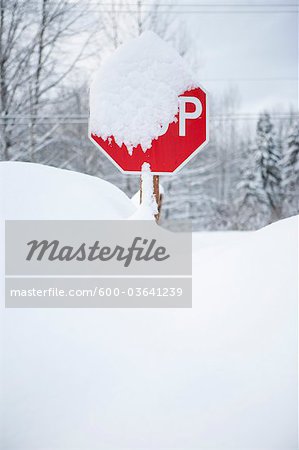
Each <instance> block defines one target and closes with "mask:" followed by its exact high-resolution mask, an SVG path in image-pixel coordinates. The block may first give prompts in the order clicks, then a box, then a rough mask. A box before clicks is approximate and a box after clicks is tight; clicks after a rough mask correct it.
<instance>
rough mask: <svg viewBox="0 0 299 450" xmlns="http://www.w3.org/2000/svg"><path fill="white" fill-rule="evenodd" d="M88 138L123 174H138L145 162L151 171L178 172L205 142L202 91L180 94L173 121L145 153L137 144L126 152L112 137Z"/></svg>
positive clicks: (205, 109)
mask: <svg viewBox="0 0 299 450" xmlns="http://www.w3.org/2000/svg"><path fill="white" fill-rule="evenodd" d="M162 133H163V134H162ZM89 137H90V139H91V140H92V142H93V143H95V144H96V145H97V146H98V147H99V148H100V149H101V150H102V151H103V152H104V153H105V155H106V156H108V158H109V159H111V160H112V162H113V163H114V164H115V165H116V166H117V167H118V168H119V169H120V170H121V171H122V172H123V173H140V172H141V168H142V165H143V163H145V162H147V163H149V164H150V169H151V172H152V173H153V174H171V173H175V172H178V170H180V169H181V168H182V167H183V166H184V165H185V164H186V163H187V162H188V161H190V159H191V158H192V157H193V156H194V155H196V153H197V152H198V151H199V150H201V149H202V148H203V147H204V145H205V144H207V142H208V127H207V96H206V93H205V91H204V90H203V89H202V88H196V89H193V90H190V91H186V92H185V93H184V94H183V95H181V96H180V97H179V112H178V114H177V120H176V121H175V122H173V123H171V124H170V125H169V126H168V128H167V130H161V136H159V137H158V138H157V139H155V140H153V142H152V146H151V148H149V149H148V150H146V151H145V152H144V151H143V150H142V148H141V146H140V145H138V146H137V147H135V148H134V149H133V152H132V154H131V155H130V154H129V152H128V149H127V147H126V146H125V145H124V144H123V145H122V146H121V147H120V146H118V145H117V144H116V142H115V141H114V139H113V137H112V138H110V139H107V140H104V139H102V138H101V137H99V136H97V135H95V134H93V133H89Z"/></svg>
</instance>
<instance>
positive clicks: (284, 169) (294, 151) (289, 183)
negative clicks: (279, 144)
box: [281, 122, 299, 216]
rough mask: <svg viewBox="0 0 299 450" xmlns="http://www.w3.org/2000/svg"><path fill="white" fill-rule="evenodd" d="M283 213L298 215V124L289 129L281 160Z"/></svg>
mask: <svg viewBox="0 0 299 450" xmlns="http://www.w3.org/2000/svg"><path fill="white" fill-rule="evenodd" d="M281 174H282V191H283V198H284V205H283V212H284V214H285V215H286V216H290V215H293V214H297V213H298V194H299V123H298V122H297V123H295V124H294V125H293V126H291V127H290V130H289V133H288V136H287V141H286V145H285V147H284V156H283V158H282V160H281Z"/></svg>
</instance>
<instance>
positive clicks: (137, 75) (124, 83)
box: [89, 31, 198, 153]
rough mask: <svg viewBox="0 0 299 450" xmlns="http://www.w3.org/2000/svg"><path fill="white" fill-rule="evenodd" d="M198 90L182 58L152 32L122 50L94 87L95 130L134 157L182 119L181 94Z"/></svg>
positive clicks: (92, 127)
mask: <svg viewBox="0 0 299 450" xmlns="http://www.w3.org/2000/svg"><path fill="white" fill-rule="evenodd" d="M195 87H198V84H197V83H196V81H195V76H193V75H192V73H191V72H190V71H189V68H188V67H187V66H186V63H185V61H184V60H183V59H182V57H181V56H180V55H179V54H178V53H177V52H176V51H175V50H174V49H173V48H172V47H171V46H170V45H169V44H167V43H166V42H164V41H163V40H162V39H161V38H159V37H158V36H157V35H156V34H155V33H153V32H151V31H146V32H144V33H143V34H142V35H141V36H139V37H138V38H136V39H133V40H131V41H129V42H127V43H126V44H124V45H122V46H120V47H119V48H118V49H117V50H116V51H115V52H114V53H113V55H112V56H110V57H109V58H108V59H107V60H106V62H105V63H104V64H103V65H102V67H101V68H100V70H99V71H98V72H97V73H96V75H95V77H94V80H93V82H92V84H91V87H90V124H89V126H90V132H91V133H93V134H95V135H97V136H100V137H101V138H103V139H105V140H106V139H109V138H111V137H112V136H113V137H114V139H115V142H116V143H117V144H118V145H119V146H121V145H122V144H125V145H126V146H127V148H128V151H129V152H130V153H132V151H133V148H134V147H136V146H137V145H139V144H140V145H141V147H142V149H143V151H146V150H147V149H149V148H150V147H151V145H152V141H153V140H154V139H157V138H158V137H159V135H160V134H162V133H161V128H162V129H164V130H165V129H167V127H168V125H169V124H170V123H172V122H174V121H175V120H176V118H175V116H176V114H177V113H178V96H179V95H181V94H183V93H184V92H185V91H188V90H190V89H192V88H195Z"/></svg>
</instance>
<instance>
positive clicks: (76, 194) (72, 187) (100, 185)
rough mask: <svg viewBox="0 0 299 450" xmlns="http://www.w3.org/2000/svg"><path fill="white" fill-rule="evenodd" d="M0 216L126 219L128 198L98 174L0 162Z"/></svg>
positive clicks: (129, 210)
mask: <svg viewBox="0 0 299 450" xmlns="http://www.w3.org/2000/svg"><path fill="white" fill-rule="evenodd" d="M0 195H1V202H0V218H1V216H2V217H5V218H6V219H32V220H34V219H58V220H59V219H74V220H80V219H91V220H96V219H111V220H114V219H126V218H128V217H129V216H131V215H132V214H133V213H134V212H135V210H136V207H135V206H134V205H133V203H132V201H131V199H129V197H127V196H126V194H124V192H123V191H121V190H120V189H118V188H117V187H116V186H114V185H113V184H111V183H108V182H107V181H104V180H102V179H100V178H96V177H92V176H89V175H84V174H82V173H78V172H72V171H70V170H63V169H57V168H55V167H50V166H45V165H41V164H32V163H24V162H0Z"/></svg>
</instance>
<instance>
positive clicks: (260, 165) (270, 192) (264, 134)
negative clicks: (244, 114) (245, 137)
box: [256, 113, 281, 220]
mask: <svg viewBox="0 0 299 450" xmlns="http://www.w3.org/2000/svg"><path fill="white" fill-rule="evenodd" d="M280 162H281V150H280V147H279V145H278V144H277V142H276V136H275V132H274V128H273V124H272V122H271V118H270V115H269V114H268V113H263V114H261V115H260V118H259V120H258V123H257V137H256V170H257V171H258V172H259V174H258V175H257V176H258V177H260V178H261V182H262V187H263V189H264V191H265V193H266V195H267V198H268V201H269V204H270V207H271V216H272V220H275V219H278V218H280V215H281V169H280Z"/></svg>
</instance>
